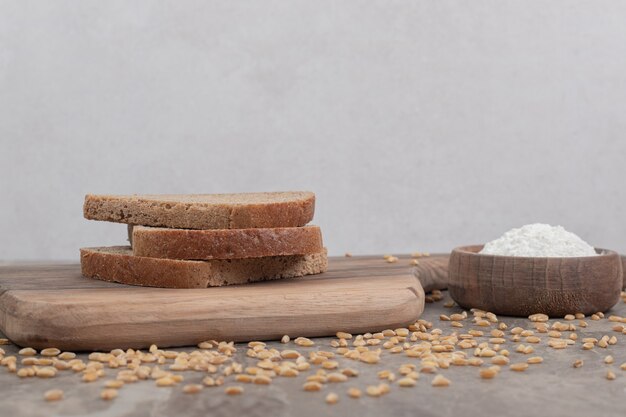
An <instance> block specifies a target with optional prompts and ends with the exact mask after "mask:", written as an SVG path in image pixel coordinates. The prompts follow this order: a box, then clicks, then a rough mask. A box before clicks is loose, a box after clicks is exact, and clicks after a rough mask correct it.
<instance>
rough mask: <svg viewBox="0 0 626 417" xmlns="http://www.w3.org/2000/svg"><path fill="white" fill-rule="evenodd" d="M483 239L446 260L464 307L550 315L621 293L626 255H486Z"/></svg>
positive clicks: (597, 304)
mask: <svg viewBox="0 0 626 417" xmlns="http://www.w3.org/2000/svg"><path fill="white" fill-rule="evenodd" d="M482 248H483V245H475V246H464V247H460V248H456V249H454V250H453V251H452V254H451V255H450V261H449V265H448V275H449V287H448V289H449V291H450V296H451V297H452V299H453V300H454V301H456V302H457V303H458V304H459V305H460V306H462V307H464V308H479V309H481V310H485V311H491V312H493V313H495V314H503V315H508V316H529V315H531V314H535V313H544V314H547V315H548V316H551V317H563V316H564V315H566V314H574V313H584V314H592V313H596V312H598V311H606V310H608V309H610V308H611V307H613V306H614V305H615V304H616V303H617V302H618V301H619V299H620V292H621V289H622V279H623V278H622V261H621V258H620V255H618V254H617V253H616V252H613V251H610V250H605V249H596V252H597V253H598V254H599V255H598V256H584V257H575V258H532V257H514V256H496V255H484V254H479V253H478V252H479V251H480V250H481V249H482Z"/></svg>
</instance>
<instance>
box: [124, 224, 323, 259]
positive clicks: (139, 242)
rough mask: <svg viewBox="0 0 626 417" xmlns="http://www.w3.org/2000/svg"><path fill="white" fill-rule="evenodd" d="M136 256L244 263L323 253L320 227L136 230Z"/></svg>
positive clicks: (134, 242)
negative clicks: (242, 260) (224, 260)
mask: <svg viewBox="0 0 626 417" xmlns="http://www.w3.org/2000/svg"><path fill="white" fill-rule="evenodd" d="M132 242H133V243H132V248H133V254H134V255H135V256H147V257H150V258H169V259H192V260H206V259H242V258H261V257H266V256H284V255H308V254H313V253H318V252H321V251H323V249H324V245H323V243H322V232H321V230H320V228H319V227H318V226H304V227H277V228H257V229H213V230H190V229H167V228H161V227H145V226H134V227H133V236H132Z"/></svg>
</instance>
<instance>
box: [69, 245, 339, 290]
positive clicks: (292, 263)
mask: <svg viewBox="0 0 626 417" xmlns="http://www.w3.org/2000/svg"><path fill="white" fill-rule="evenodd" d="M80 266H81V270H82V274H83V275H84V276H86V277H90V278H97V279H100V280H103V281H114V282H119V283H122V284H129V285H142V286H148V287H161V288H207V287H218V286H222V285H233V284H247V283H250V282H257V281H269V280H274V279H281V278H293V277H300V276H304V275H312V274H319V273H321V272H324V271H326V269H327V268H328V260H327V258H326V250H325V249H324V250H323V251H322V252H319V253H315V254H311V255H292V256H270V257H266V258H249V259H233V260H211V261H180V260H174V259H159V258H146V257H141V256H134V255H133V253H132V250H131V248H130V247H129V246H112V247H104V248H83V249H81V250H80Z"/></svg>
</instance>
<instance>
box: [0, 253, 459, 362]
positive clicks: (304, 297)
mask: <svg viewBox="0 0 626 417" xmlns="http://www.w3.org/2000/svg"><path fill="white" fill-rule="evenodd" d="M446 270H447V255H444V256H432V257H429V258H422V259H421V260H420V265H419V266H417V267H413V266H411V265H410V257H408V256H403V257H400V259H399V260H398V262H396V263H387V262H386V261H385V260H384V259H383V258H382V257H381V256H370V257H338V258H330V259H329V270H328V272H326V273H324V274H320V275H315V276H309V277H303V278H296V279H289V280H280V281H271V282H264V283H257V284H248V285H241V286H230V287H219V288H206V289H161V288H148V287H134V286H128V285H122V284H115V283H109V282H104V281H98V280H93V279H89V278H84V277H82V276H81V274H80V265H78V264H62V265H61V264H56V265H55V264H45V265H44V264H39V265H32V264H31V265H5V266H0V330H2V332H4V334H5V335H6V336H7V337H8V338H9V339H11V340H12V341H13V342H14V343H16V344H18V345H20V346H31V347H34V348H37V349H40V348H45V347H57V348H59V349H63V350H110V349H113V348H124V349H125V348H129V347H132V348H145V347H147V346H149V345H150V344H152V343H155V344H157V345H158V346H160V347H168V346H185V345H194V344H197V343H198V342H200V341H203V340H208V339H216V340H227V341H230V340H234V341H249V340H273V339H280V338H281V337H282V336H283V335H285V334H288V335H289V336H291V337H296V336H308V337H312V336H328V335H333V334H335V333H336V332H337V331H339V330H341V331H347V332H352V333H363V332H367V331H376V330H382V329H385V328H396V327H402V326H406V325H407V324H410V323H413V322H414V321H415V320H416V319H417V318H418V317H419V316H420V314H421V313H422V311H423V309H424V291H423V289H422V286H421V285H420V282H419V281H418V279H417V278H416V276H417V275H420V276H421V279H423V280H424V282H425V283H429V284H426V285H427V286H428V287H429V288H431V289H432V288H434V287H436V285H435V286H433V285H432V283H433V282H435V281H438V280H439V281H440V279H439V277H441V276H445V274H446Z"/></svg>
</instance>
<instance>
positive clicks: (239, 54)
mask: <svg viewBox="0 0 626 417" xmlns="http://www.w3.org/2000/svg"><path fill="white" fill-rule="evenodd" d="M625 21H626V3H625V2H617V1H606V2H605V1H573V0H568V1H562V0H552V1H526V0H524V1H503V0H499V1H484V0H474V1H471V2H467V1H443V0H437V1H423V0H414V1H390V0H385V1H339V0H337V1H321V0H320V1H293V0H289V1H287V0H277V1H230V0H226V1H196V2H191V1H172V2H161V1H154V2H145V1H134V2H127V1H119V2H115V1H107V2H102V1H55V2H48V1H41V2H29V1H5V0H0V144H1V148H0V196H1V197H0V236H1V238H0V259H77V257H78V248H79V247H80V246H87V245H110V244H121V243H123V242H124V235H125V228H124V226H122V225H117V224H107V223H99V222H89V221H86V220H84V219H82V202H83V196H84V194H86V193H170V192H177V193H210V192H238V191H255V190H295V189H306V190H312V191H315V192H316V193H317V197H318V200H317V201H318V204H317V211H316V219H315V223H317V224H320V225H321V226H322V227H323V231H324V232H325V239H326V243H327V245H328V247H329V250H330V252H331V253H332V254H342V253H343V252H345V251H351V252H353V253H379V252H385V253H399V252H407V251H414V250H429V251H433V252H434V251H446V250H449V249H450V248H451V247H453V246H456V245H460V244H466V243H475V242H484V241H487V240H490V239H493V238H496V237H498V236H499V235H500V234H501V233H502V232H504V231H506V230H508V229H509V228H511V227H514V226H519V225H522V224H525V223H529V222H534V221H542V222H548V223H555V224H562V225H563V226H565V227H566V228H568V229H570V230H572V231H574V232H576V233H578V234H579V235H581V236H582V237H583V238H584V239H586V240H588V241H589V242H591V243H593V244H596V245H600V246H605V247H611V248H615V249H617V250H620V251H624V252H626V236H625V233H624V232H625V231H626V230H625V227H624V220H623V218H624V215H623V206H624V204H625V203H626V191H625V189H626V187H624V184H623V181H624V178H625V177H626V175H625V174H626V168H625V167H624V165H625V162H624V156H625V155H626V140H625V138H624V136H625V131H626V117H625V116H624V111H625V104H626V25H625V24H624V22H625Z"/></svg>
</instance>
